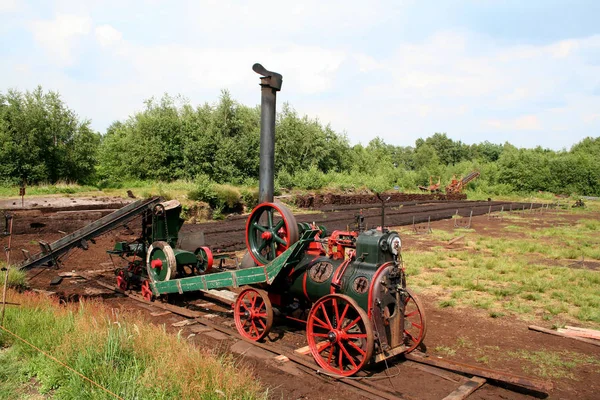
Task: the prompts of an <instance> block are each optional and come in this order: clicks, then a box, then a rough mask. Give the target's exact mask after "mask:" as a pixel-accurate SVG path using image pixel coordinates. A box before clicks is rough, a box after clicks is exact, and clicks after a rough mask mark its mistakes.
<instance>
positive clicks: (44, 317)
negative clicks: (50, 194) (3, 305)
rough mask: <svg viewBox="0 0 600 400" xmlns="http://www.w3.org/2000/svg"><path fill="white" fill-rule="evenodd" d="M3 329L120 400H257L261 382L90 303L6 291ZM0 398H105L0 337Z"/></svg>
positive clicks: (160, 330) (135, 319)
mask: <svg viewBox="0 0 600 400" xmlns="http://www.w3.org/2000/svg"><path fill="white" fill-rule="evenodd" d="M9 294H10V296H9V297H10V301H13V302H15V303H20V304H21V305H20V306H19V307H10V308H8V309H7V314H6V319H5V326H6V327H7V328H8V329H10V330H11V331H12V332H15V333H16V334H17V335H19V336H21V337H23V338H25V339H26V340H28V341H30V342H31V343H33V344H34V345H35V346H37V347H39V348H41V349H42V350H44V351H47V352H49V353H51V354H52V355H53V356H54V357H56V358H58V359H59V360H61V361H62V362H64V363H65V364H67V365H69V366H71V367H72V368H74V369H75V370H77V371H79V372H80V373H82V374H83V375H85V376H87V377H89V378H91V379H92V380H94V381H96V382H97V383H98V384H100V385H101V386H103V387H105V388H107V389H109V390H110V391H112V392H115V393H117V394H118V395H119V396H121V397H123V398H126V399H136V398H137V399H175V398H177V399H223V398H228V399H255V398H264V397H265V394H264V393H263V392H262V389H261V387H260V384H259V383H258V382H257V381H256V380H255V379H254V378H253V377H252V376H251V374H250V372H249V371H248V370H247V369H245V368H243V367H242V366H240V365H237V364H236V362H235V361H234V360H233V359H232V358H231V357H230V356H225V355H221V356H219V355H216V354H211V353H210V352H209V351H207V350H204V349H200V348H197V347H195V346H194V345H192V344H190V343H189V342H187V341H186V340H183V339H181V338H179V337H178V336H176V335H171V334H168V333H167V332H166V331H165V328H164V326H162V327H159V326H155V325H152V324H149V323H147V322H146V321H144V319H143V318H142V317H141V316H140V315H136V314H131V313H126V312H117V311H114V310H112V309H110V308H109V307H107V306H106V305H103V304H100V303H97V302H85V303H80V304H79V305H69V306H61V305H59V304H58V302H57V301H56V300H52V299H48V298H45V297H40V296H38V295H33V294H29V293H26V294H19V293H16V292H14V291H11V292H10V293H9ZM3 347H8V348H7V349H5V350H3V351H2V352H0V371H2V372H0V378H1V379H0V399H14V398H16V397H19V396H17V395H16V394H18V393H19V392H22V393H23V395H25V394H26V393H27V392H28V391H31V388H30V387H29V386H30V385H31V382H32V381H35V382H36V383H37V385H36V387H35V390H36V391H37V392H39V393H41V394H45V395H51V396H52V397H56V398H65V399H105V398H106V399H112V398H113V397H112V396H110V395H109V394H107V393H106V392H104V391H102V390H101V389H99V388H96V387H95V386H92V385H91V384H90V383H89V382H86V381H85V380H83V379H82V378H80V377H79V376H77V375H75V374H73V373H72V372H71V371H69V370H67V369H66V368H64V367H62V366H60V365H57V363H55V362H54V361H52V360H51V359H49V358H47V357H45V356H44V355H43V354H41V353H39V352H38V351H36V350H34V349H32V348H31V347H29V346H27V345H25V344H23V343H21V342H20V341H17V340H16V339H13V338H12V337H11V336H9V335H7V334H6V333H2V334H1V335H0V348H3Z"/></svg>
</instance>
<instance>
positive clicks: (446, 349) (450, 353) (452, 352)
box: [434, 346, 456, 356]
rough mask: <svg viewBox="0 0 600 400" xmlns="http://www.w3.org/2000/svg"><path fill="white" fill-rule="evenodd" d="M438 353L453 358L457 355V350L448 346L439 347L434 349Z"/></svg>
mask: <svg viewBox="0 0 600 400" xmlns="http://www.w3.org/2000/svg"><path fill="white" fill-rule="evenodd" d="M434 350H435V351H436V352H437V353H441V354H445V355H447V356H453V355H455V354H456V350H455V349H453V348H450V347H447V346H437V347H436V348H435V349H434Z"/></svg>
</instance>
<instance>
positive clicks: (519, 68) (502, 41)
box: [0, 0, 600, 149]
mask: <svg viewBox="0 0 600 400" xmlns="http://www.w3.org/2000/svg"><path fill="white" fill-rule="evenodd" d="M599 17H600V2H598V1H577V0H572V1H551V0H545V1H537V0H528V1H522V0H521V1H492V0H478V1H450V0H448V1H441V0H440V1H402V0H396V1H371V2H365V1H355V0H346V1H317V0H305V1H302V2H298V1H294V2H291V1H289V2H288V1H282V0H279V1H270V0H264V1H260V2H239V1H231V2H227V1H224V0H223V1H219V0H208V1H204V0H200V1H170V2H167V1H158V0H146V1H127V0H120V1H114V0H104V1H100V0H98V1H84V0H80V1H72V0H65V1H51V0H47V1H31V2H23V1H17V0H0V60H2V61H1V62H0V91H6V90H7V89H9V88H16V89H19V90H27V89H32V88H34V87H35V86H37V85H38V84H39V85H42V86H43V87H44V89H52V90H57V91H59V92H60V93H61V95H62V96H63V99H64V100H65V102H66V103H67V104H68V105H69V107H71V108H72V109H74V110H75V111H76V112H77V113H78V115H79V116H81V117H84V118H89V119H91V120H92V126H93V128H94V129H96V130H98V131H100V132H103V131H104V130H105V129H106V127H107V126H108V125H109V124H110V123H111V122H113V121H115V120H122V119H125V118H127V116H129V115H131V114H132V113H134V112H135V111H138V110H140V109H141V108H142V107H143V100H144V99H147V98H149V97H151V96H155V97H160V96H161V95H162V94H163V93H169V94H172V95H175V94H181V95H183V96H185V97H186V98H187V99H189V100H190V102H191V103H192V104H202V103H204V102H207V101H208V102H214V101H216V99H217V98H218V96H219V93H220V91H221V90H222V89H228V90H229V91H230V92H231V94H232V96H233V97H234V98H235V99H237V100H238V101H240V102H242V103H244V104H247V105H255V104H258V103H259V102H260V92H259V90H258V76H257V75H256V74H255V73H254V72H252V70H251V66H252V64H253V63H254V62H261V63H262V64H263V65H264V66H265V67H267V68H268V69H272V70H274V71H277V72H280V73H281V74H283V78H284V81H283V82H284V83H283V90H282V91H281V92H280V93H279V96H278V101H279V102H280V104H281V103H282V102H284V101H286V102H289V103H290V104H291V105H292V106H293V107H294V108H295V109H296V110H297V111H298V112H299V113H301V114H308V115H310V116H312V117H318V118H319V119H320V120H321V121H322V122H323V123H330V124H331V126H332V127H333V128H334V129H335V130H336V131H339V132H345V133H346V134H347V135H348V137H349V139H350V141H351V142H352V143H359V142H361V143H363V144H366V143H368V141H369V140H371V139H372V138H374V137H376V136H379V137H382V138H383V139H384V140H385V141H386V142H388V143H392V144H396V145H414V141H415V140H416V139H417V138H419V137H427V136H430V135H431V134H433V133H434V132H446V133H447V134H448V136H449V137H451V138H453V139H455V140H462V141H463V142H466V143H478V142H482V141H485V140H488V141H491V142H494V143H503V142H505V141H509V142H511V143H513V144H515V145H517V146H519V147H534V146H538V145H540V146H543V147H549V148H553V149H562V148H567V149H568V148H570V146H571V145H572V144H574V143H576V142H577V141H579V140H581V139H582V138H584V137H586V136H593V137H597V136H600V133H599V132H600V129H599V128H600V24H598V19H599Z"/></svg>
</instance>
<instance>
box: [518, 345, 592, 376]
mask: <svg viewBox="0 0 600 400" xmlns="http://www.w3.org/2000/svg"><path fill="white" fill-rule="evenodd" d="M508 355H509V356H510V357H514V358H520V359H523V360H527V361H529V362H530V363H531V364H533V366H530V365H524V366H523V370H524V371H525V372H531V373H533V374H535V375H537V376H540V377H542V378H565V377H566V378H570V379H575V376H574V375H573V370H574V369H575V368H577V367H578V366H579V365H582V364H591V365H600V359H599V358H597V357H593V356H587V355H583V354H580V353H575V352H570V351H560V352H559V351H544V350H542V351H527V350H519V351H515V352H509V353H508Z"/></svg>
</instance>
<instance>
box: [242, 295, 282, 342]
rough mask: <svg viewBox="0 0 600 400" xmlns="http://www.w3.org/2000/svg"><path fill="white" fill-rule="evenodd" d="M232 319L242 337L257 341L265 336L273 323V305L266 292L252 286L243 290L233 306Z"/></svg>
mask: <svg viewBox="0 0 600 400" xmlns="http://www.w3.org/2000/svg"><path fill="white" fill-rule="evenodd" d="M233 319H234V320H235V327H236V328H237V330H238V332H239V333H240V335H242V336H243V337H244V338H246V339H249V340H252V341H255V342H257V341H259V340H261V339H263V338H264V337H265V336H267V335H268V334H269V331H270V330H271V326H272V325H273V307H272V306H271V300H269V296H268V295H267V292H265V291H264V290H260V289H254V288H248V289H245V290H243V291H242V292H241V293H240V294H239V295H238V297H237V300H236V301H235V304H234V306H233Z"/></svg>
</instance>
